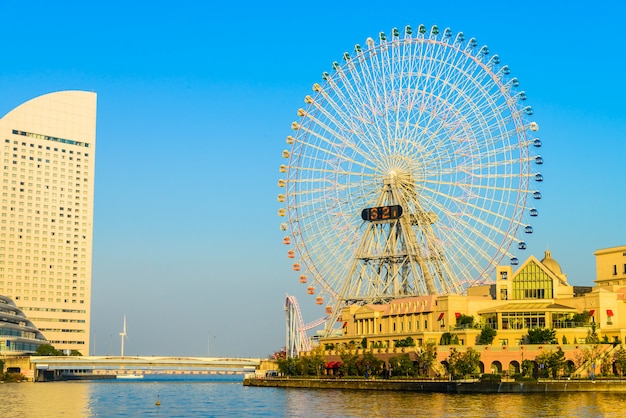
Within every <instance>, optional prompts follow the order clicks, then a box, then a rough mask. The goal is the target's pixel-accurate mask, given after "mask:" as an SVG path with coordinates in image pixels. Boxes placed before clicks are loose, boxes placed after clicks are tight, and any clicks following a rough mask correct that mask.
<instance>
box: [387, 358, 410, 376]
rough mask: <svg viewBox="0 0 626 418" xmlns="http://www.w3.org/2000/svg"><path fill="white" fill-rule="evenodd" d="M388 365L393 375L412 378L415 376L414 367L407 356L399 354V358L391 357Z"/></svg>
mask: <svg viewBox="0 0 626 418" xmlns="http://www.w3.org/2000/svg"><path fill="white" fill-rule="evenodd" d="M389 364H390V365H391V368H392V370H393V374H394V375H396V376H406V377H409V376H413V375H414V374H415V366H414V364H413V361H411V358H410V357H409V355H408V354H400V355H399V356H395V357H391V358H390V359H389Z"/></svg>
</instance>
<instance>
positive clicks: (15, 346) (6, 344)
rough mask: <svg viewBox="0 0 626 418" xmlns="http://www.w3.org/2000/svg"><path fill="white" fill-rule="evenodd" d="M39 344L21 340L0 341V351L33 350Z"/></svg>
mask: <svg viewBox="0 0 626 418" xmlns="http://www.w3.org/2000/svg"><path fill="white" fill-rule="evenodd" d="M39 346H40V344H31V343H25V342H21V341H10V340H9V341H0V351H26V352H30V351H32V352H35V351H36V350H37V347H39Z"/></svg>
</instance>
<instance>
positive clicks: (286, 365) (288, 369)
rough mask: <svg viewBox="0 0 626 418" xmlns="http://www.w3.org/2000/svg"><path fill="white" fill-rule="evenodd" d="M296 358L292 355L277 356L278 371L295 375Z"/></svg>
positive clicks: (286, 374) (287, 374)
mask: <svg viewBox="0 0 626 418" xmlns="http://www.w3.org/2000/svg"><path fill="white" fill-rule="evenodd" d="M296 361H297V359H296V358H294V357H284V358H277V359H276V362H277V363H278V371H279V372H280V373H282V374H283V375H285V376H295V375H296V371H297V369H298V368H297V366H296Z"/></svg>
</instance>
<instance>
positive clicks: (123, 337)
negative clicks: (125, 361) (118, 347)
mask: <svg viewBox="0 0 626 418" xmlns="http://www.w3.org/2000/svg"><path fill="white" fill-rule="evenodd" d="M120 337H122V351H121V354H120V355H121V357H124V339H125V338H126V339H128V336H127V335H126V315H124V329H123V330H122V332H120Z"/></svg>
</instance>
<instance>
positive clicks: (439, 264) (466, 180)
mask: <svg viewBox="0 0 626 418" xmlns="http://www.w3.org/2000/svg"><path fill="white" fill-rule="evenodd" d="M304 102H305V106H304V107H303V108H301V109H299V110H298V111H297V115H298V117H299V119H298V120H297V121H295V122H293V123H292V126H291V128H292V130H293V133H292V134H291V135H289V136H287V144H288V145H289V147H288V149H285V150H284V151H283V157H284V159H285V163H284V164H283V165H281V166H280V172H281V173H283V174H282V176H283V178H281V179H280V180H279V181H278V185H279V187H280V188H281V189H282V190H281V191H280V194H279V195H278V201H279V202H281V203H282V204H283V205H281V208H280V209H279V211H278V214H279V216H281V217H282V220H281V224H280V226H281V230H283V231H285V236H284V238H283V242H284V243H285V244H286V245H287V250H285V252H286V254H287V257H288V258H289V259H291V260H292V262H293V269H294V270H295V271H297V272H298V273H297V275H298V276H299V278H300V281H301V282H302V283H306V286H307V293H309V294H312V295H314V296H315V297H316V303H318V304H320V305H326V313H327V314H330V313H333V314H335V316H336V315H337V311H338V309H339V308H340V307H341V306H345V305H346V304H352V303H359V304H363V303H384V302H387V301H389V300H391V299H393V298H398V297H404V296H419V295H433V294H447V293H463V292H464V291H465V289H466V288H467V287H468V286H471V285H475V284H481V283H485V282H488V281H490V280H492V275H493V272H494V270H495V266H497V265H498V264H501V263H502V262H503V259H504V260H505V261H506V262H510V263H511V264H517V263H518V259H517V257H516V256H515V254H516V252H517V251H518V250H524V249H525V248H526V242H525V238H524V237H525V236H527V235H528V234H531V233H532V232H533V227H532V225H531V224H530V222H529V220H531V219H532V217H534V216H537V215H538V210H537V208H536V207H535V205H534V203H535V202H536V201H537V200H538V199H541V193H540V191H539V190H538V189H537V186H538V185H539V183H540V182H541V181H543V176H542V175H541V173H539V172H538V171H537V168H538V166H539V165H541V164H543V160H542V158H541V156H540V155H538V154H537V153H536V152H535V151H536V150H537V149H538V148H539V147H541V140H540V139H539V138H537V137H536V131H538V129H539V128H538V125H537V123H535V122H534V121H532V120H530V119H529V117H530V116H531V115H532V114H533V110H532V108H531V107H530V106H528V105H527V104H526V94H525V93H524V91H522V90H520V89H519V82H518V80H517V79H516V78H514V77H512V76H511V74H510V70H509V68H508V67H507V66H506V65H502V64H501V63H500V58H499V57H498V56H497V55H491V54H490V52H489V49H488V48H487V46H481V47H479V44H478V43H477V41H476V40H475V39H474V38H471V39H466V38H465V36H464V35H463V33H457V34H453V33H452V31H451V30H450V29H445V30H443V31H440V30H439V29H438V27H437V26H433V27H432V28H430V30H428V29H427V28H426V27H425V26H424V25H420V26H419V28H418V29H417V30H416V31H415V32H414V31H413V30H412V29H411V27H409V26H407V27H405V28H404V31H403V32H401V31H400V30H398V29H395V28H394V29H393V31H392V34H391V35H390V36H387V35H385V33H382V32H381V33H380V34H379V35H378V37H377V40H374V39H372V38H368V39H367V40H366V43H365V45H364V46H361V45H356V46H355V47H354V52H352V53H348V52H346V53H344V55H343V60H342V61H341V62H334V63H333V64H332V70H331V71H330V72H328V73H326V72H325V73H323V75H322V80H321V81H320V82H319V83H315V84H314V85H313V93H312V94H311V95H308V96H306V97H305V99H304Z"/></svg>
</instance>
